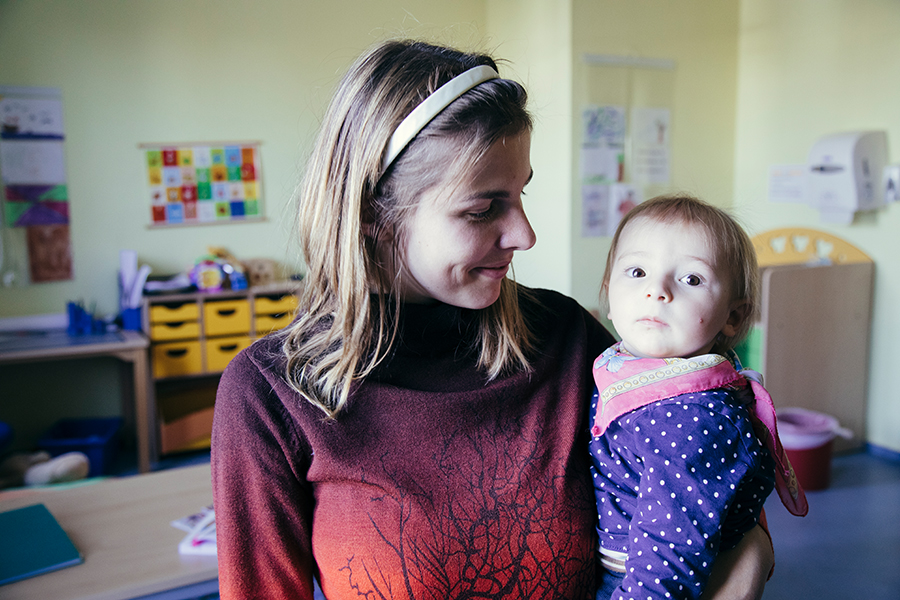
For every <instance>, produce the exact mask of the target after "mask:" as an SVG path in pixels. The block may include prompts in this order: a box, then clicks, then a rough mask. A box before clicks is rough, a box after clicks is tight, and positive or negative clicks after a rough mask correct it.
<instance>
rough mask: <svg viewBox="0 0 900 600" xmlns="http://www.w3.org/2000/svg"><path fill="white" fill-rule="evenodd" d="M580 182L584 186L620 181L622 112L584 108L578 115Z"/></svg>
mask: <svg viewBox="0 0 900 600" xmlns="http://www.w3.org/2000/svg"><path fill="white" fill-rule="evenodd" d="M581 119H582V141H581V182H582V183H583V184H585V185H594V184H603V183H616V182H619V181H623V180H624V168H625V108H624V107H622V106H588V107H586V108H585V109H584V110H582V112H581Z"/></svg>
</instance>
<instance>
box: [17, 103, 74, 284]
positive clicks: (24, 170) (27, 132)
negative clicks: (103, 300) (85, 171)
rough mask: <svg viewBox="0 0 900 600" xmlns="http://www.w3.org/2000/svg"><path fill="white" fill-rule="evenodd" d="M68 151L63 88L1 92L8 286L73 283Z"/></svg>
mask: <svg viewBox="0 0 900 600" xmlns="http://www.w3.org/2000/svg"><path fill="white" fill-rule="evenodd" d="M64 145H65V131H64V128H63V105H62V92H61V90H60V89H59V88H39V87H14V86H0V180H2V196H0V199H2V204H3V210H2V215H3V226H2V227H0V234H2V235H0V277H2V282H3V285H12V284H14V283H26V282H32V283H42V282H50V281H62V280H68V279H72V248H71V238H70V234H69V192H68V186H67V184H66V162H65V148H64ZM26 265H27V276H26V270H25V266H26Z"/></svg>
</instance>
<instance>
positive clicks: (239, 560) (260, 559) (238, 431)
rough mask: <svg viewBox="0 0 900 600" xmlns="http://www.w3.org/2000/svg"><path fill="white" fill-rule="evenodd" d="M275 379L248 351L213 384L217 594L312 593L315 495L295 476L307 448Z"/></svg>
mask: <svg viewBox="0 0 900 600" xmlns="http://www.w3.org/2000/svg"><path fill="white" fill-rule="evenodd" d="M273 387H274V386H273V385H272V382H271V381H268V380H267V379H266V378H265V376H264V375H263V374H262V373H261V372H260V370H259V368H257V366H256V365H255V364H254V362H253V360H252V359H251V358H249V357H248V353H247V352H244V353H241V354H239V355H238V356H237V357H236V358H235V359H234V360H233V361H231V363H230V364H229V366H228V368H227V369H226V370H225V373H224V374H223V375H222V379H221V381H220V383H219V387H218V394H217V397H216V408H215V417H214V421H213V434H212V480H213V481H212V483H213V499H214V501H215V510H216V544H217V546H218V562H219V590H220V595H221V597H222V598H223V600H225V599H229V600H230V599H237V598H240V599H242V600H247V599H250V598H266V599H267V600H270V599H271V600H287V599H292V600H293V599H303V600H312V598H313V572H314V564H313V560H312V548H311V536H312V527H311V523H312V506H313V503H314V501H313V497H312V491H311V489H310V486H309V484H308V483H307V482H306V481H303V480H301V479H299V477H298V475H302V474H303V473H305V471H306V466H305V459H304V458H303V457H304V455H306V454H307V453H306V452H304V448H305V444H303V443H302V440H299V439H298V437H297V436H296V435H295V434H294V429H293V427H292V422H291V419H290V415H289V414H288V413H287V411H285V410H284V407H283V405H282V404H281V401H280V398H278V396H277V394H276V393H275V391H274V389H273Z"/></svg>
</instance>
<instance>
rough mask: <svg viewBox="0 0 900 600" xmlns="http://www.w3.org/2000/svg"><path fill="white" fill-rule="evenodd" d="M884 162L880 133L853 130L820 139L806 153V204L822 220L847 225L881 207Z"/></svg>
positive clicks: (884, 142)
mask: <svg viewBox="0 0 900 600" xmlns="http://www.w3.org/2000/svg"><path fill="white" fill-rule="evenodd" d="M887 162H888V156H887V134H886V133H885V132H884V131H856V132H850V133H839V134H836V135H829V136H827V137H824V138H822V139H821V140H819V141H818V142H816V143H815V145H814V146H813V147H812V150H810V152H809V160H808V163H809V177H808V184H809V187H808V196H807V202H808V203H809V204H810V205H811V206H813V207H814V208H817V209H819V211H820V212H821V215H822V220H823V221H827V222H831V223H851V222H852V221H853V215H854V214H855V213H856V212H858V211H864V210H872V209H874V208H878V207H879V206H882V205H883V204H884V191H883V190H882V186H881V181H882V173H883V171H884V167H885V165H886V164H887Z"/></svg>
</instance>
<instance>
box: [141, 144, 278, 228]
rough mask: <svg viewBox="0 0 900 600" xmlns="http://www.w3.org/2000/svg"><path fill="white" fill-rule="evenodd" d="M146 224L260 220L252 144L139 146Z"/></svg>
mask: <svg viewBox="0 0 900 600" xmlns="http://www.w3.org/2000/svg"><path fill="white" fill-rule="evenodd" d="M140 147H141V150H142V152H143V157H144V165H145V168H146V172H147V185H148V189H149V194H150V224H151V226H154V227H162V226H170V225H199V224H207V223H229V222H230V223H234V222H245V221H253V220H261V219H262V179H261V169H260V154H259V143H258V142H230V143H201V144H142V145H141V146H140Z"/></svg>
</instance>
